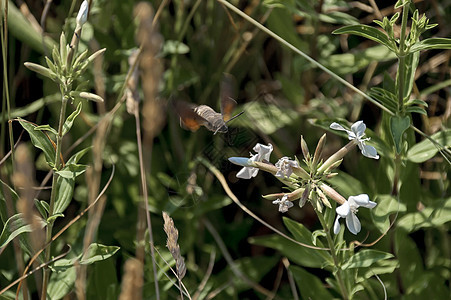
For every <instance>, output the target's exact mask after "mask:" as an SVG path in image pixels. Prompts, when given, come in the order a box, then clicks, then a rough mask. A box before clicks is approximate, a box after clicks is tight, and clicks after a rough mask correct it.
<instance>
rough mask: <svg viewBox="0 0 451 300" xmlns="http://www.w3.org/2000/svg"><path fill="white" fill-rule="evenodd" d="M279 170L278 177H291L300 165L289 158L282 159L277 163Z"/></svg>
mask: <svg viewBox="0 0 451 300" xmlns="http://www.w3.org/2000/svg"><path fill="white" fill-rule="evenodd" d="M276 168H277V173H276V176H277V177H282V178H285V177H290V175H291V174H292V173H293V168H299V164H298V162H297V161H295V160H290V158H289V157H286V156H284V157H282V158H281V159H279V161H278V162H277V163H276Z"/></svg>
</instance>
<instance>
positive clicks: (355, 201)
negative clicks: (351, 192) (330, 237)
mask: <svg viewBox="0 0 451 300" xmlns="http://www.w3.org/2000/svg"><path fill="white" fill-rule="evenodd" d="M376 204H377V203H376V202H373V201H370V198H369V197H368V195H367V194H360V195H357V196H351V197H349V198H348V201H346V202H345V203H343V204H342V205H340V206H339V207H337V208H336V209H335V211H336V212H337V218H336V219H335V223H334V233H335V234H338V233H339V232H340V222H339V221H338V220H339V219H340V218H345V219H346V226H347V227H348V229H349V231H350V232H352V233H353V234H357V233H359V232H360V229H361V225H360V221H359V219H358V218H357V216H356V213H357V208H359V207H360V206H362V207H366V208H373V207H375V206H376Z"/></svg>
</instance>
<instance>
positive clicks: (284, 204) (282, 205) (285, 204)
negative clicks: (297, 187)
mask: <svg viewBox="0 0 451 300" xmlns="http://www.w3.org/2000/svg"><path fill="white" fill-rule="evenodd" d="M272 204H279V211H280V212H281V213H286V212H287V211H288V209H289V208H290V207H293V202H291V201H290V200H288V195H283V197H282V199H277V200H274V201H273V202H272Z"/></svg>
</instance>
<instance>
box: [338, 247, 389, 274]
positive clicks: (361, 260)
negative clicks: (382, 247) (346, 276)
mask: <svg viewBox="0 0 451 300" xmlns="http://www.w3.org/2000/svg"><path fill="white" fill-rule="evenodd" d="M392 257H394V256H393V254H391V253H387V252H382V251H377V250H362V251H359V252H357V253H356V254H354V255H353V256H351V257H350V258H349V259H348V260H347V261H346V263H345V264H344V265H343V266H342V268H343V270H346V269H354V268H366V267H369V266H371V265H372V264H374V263H375V262H377V261H380V260H386V259H389V258H392Z"/></svg>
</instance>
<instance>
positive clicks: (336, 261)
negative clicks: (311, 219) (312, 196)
mask: <svg viewBox="0 0 451 300" xmlns="http://www.w3.org/2000/svg"><path fill="white" fill-rule="evenodd" d="M316 214H317V215H318V219H319V221H320V222H321V225H322V226H323V228H324V231H325V232H326V239H327V243H328V244H329V248H330V254H331V255H332V259H333V260H334V265H335V268H336V270H337V271H336V272H334V276H335V279H336V280H337V282H338V286H339V287H340V291H341V295H342V296H343V299H349V295H348V291H347V289H346V285H345V282H344V280H343V274H342V270H341V268H340V263H339V259H338V257H337V254H336V253H335V244H334V240H333V238H332V236H331V234H330V228H329V227H328V226H327V222H326V220H324V217H323V215H322V213H320V212H316Z"/></svg>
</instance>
